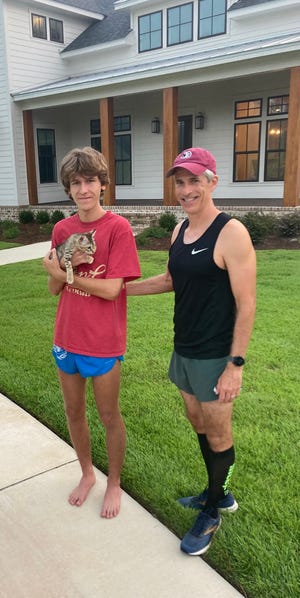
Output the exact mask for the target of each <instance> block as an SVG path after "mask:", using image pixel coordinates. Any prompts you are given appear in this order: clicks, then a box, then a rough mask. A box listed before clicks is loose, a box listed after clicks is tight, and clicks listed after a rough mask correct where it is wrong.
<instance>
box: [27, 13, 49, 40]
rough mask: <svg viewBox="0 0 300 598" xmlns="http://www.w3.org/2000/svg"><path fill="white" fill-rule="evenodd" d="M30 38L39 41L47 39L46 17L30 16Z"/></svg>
mask: <svg viewBox="0 0 300 598" xmlns="http://www.w3.org/2000/svg"><path fill="white" fill-rule="evenodd" d="M31 23H32V36H33V37H38V38H40V39H47V23H46V17H42V16H41V15H34V14H32V15H31Z"/></svg>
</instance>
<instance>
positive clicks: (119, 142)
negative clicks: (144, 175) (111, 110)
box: [90, 115, 132, 185]
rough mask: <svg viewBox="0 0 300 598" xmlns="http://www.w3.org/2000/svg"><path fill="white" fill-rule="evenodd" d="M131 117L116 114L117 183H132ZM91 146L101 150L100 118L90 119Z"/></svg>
mask: <svg viewBox="0 0 300 598" xmlns="http://www.w3.org/2000/svg"><path fill="white" fill-rule="evenodd" d="M124 131H131V117H130V116H128V115H126V116H115V117H114V132H115V133H118V134H115V171H116V185H131V184H132V159H131V133H129V134H126V133H124ZM90 133H91V146H92V147H93V148H94V149H96V150H98V152H101V137H100V135H101V127H100V119H99V118H95V119H92V120H91V121H90Z"/></svg>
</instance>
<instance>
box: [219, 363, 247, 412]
mask: <svg viewBox="0 0 300 598" xmlns="http://www.w3.org/2000/svg"><path fill="white" fill-rule="evenodd" d="M242 369H243V368H242V367H237V366H236V365H233V364H232V363H228V364H227V366H226V368H225V370H224V372H223V373H222V374H221V376H220V378H219V380H218V384H217V386H216V389H215V392H216V394H217V395H218V398H219V401H220V403H231V402H232V401H233V400H234V399H236V397H238V396H239V394H240V391H241V388H242Z"/></svg>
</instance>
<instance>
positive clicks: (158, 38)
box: [0, 0, 300, 206]
mask: <svg viewBox="0 0 300 598" xmlns="http://www.w3.org/2000/svg"><path fill="white" fill-rule="evenodd" d="M0 141H1V143H0V179H1V185H0V206H1V205H2V206H26V205H36V204H45V203H54V202H55V203H57V202H59V201H64V200H65V199H66V197H65V196H64V193H63V191H62V186H61V184H60V181H59V177H58V172H59V163H60V161H61V159H62V157H63V156H64V155H65V153H66V152H67V151H68V150H70V149H71V148H73V147H76V146H78V147H83V146H84V145H92V146H94V147H96V148H99V149H100V148H101V151H103V153H104V154H105V155H106V157H107V159H108V161H109V166H110V174H111V185H110V187H109V190H108V191H107V193H106V196H105V203H106V204H107V205H109V204H114V203H116V202H117V203H118V205H121V204H122V201H123V202H124V203H125V200H127V203H128V202H129V201H130V200H143V201H144V202H145V201H146V202H147V201H149V203H151V200H152V201H153V200H162V203H163V204H165V205H172V204H173V203H174V201H173V194H172V180H170V179H166V178H165V172H166V170H167V169H168V168H169V166H170V164H171V163H172V161H173V159H174V157H175V156H176V155H177V153H178V151H179V150H181V149H184V148H187V147H190V146H202V147H205V148H207V149H209V150H210V151H212V152H213V153H214V154H215V156H216V159H217V165H218V174H219V177H220V182H219V185H218V188H217V191H216V194H215V197H216V199H218V198H219V199H224V200H225V199H227V200H228V199H230V200H232V202H235V203H238V204H239V205H243V204H244V205H251V202H252V203H253V202H255V201H257V200H260V203H261V204H262V205H263V203H264V201H265V202H267V200H273V201H274V202H277V204H278V205H285V206H297V205H299V196H300V1H299V0H181V1H180V0H116V1H115V2H114V1H113V0H0Z"/></svg>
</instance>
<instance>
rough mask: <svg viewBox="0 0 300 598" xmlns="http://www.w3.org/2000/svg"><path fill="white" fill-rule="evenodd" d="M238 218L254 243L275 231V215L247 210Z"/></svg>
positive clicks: (259, 241)
mask: <svg viewBox="0 0 300 598" xmlns="http://www.w3.org/2000/svg"><path fill="white" fill-rule="evenodd" d="M239 220H240V221H241V222H242V223H243V224H244V225H245V227H246V228H247V229H248V232H249V234H250V237H251V239H252V242H253V244H254V245H256V244H257V243H261V242H262V241H264V239H265V238H266V237H267V236H269V235H272V234H274V233H275V232H276V227H277V223H276V217H275V216H274V215H273V214H261V213H259V212H248V213H247V214H245V216H242V217H241V218H239Z"/></svg>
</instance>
